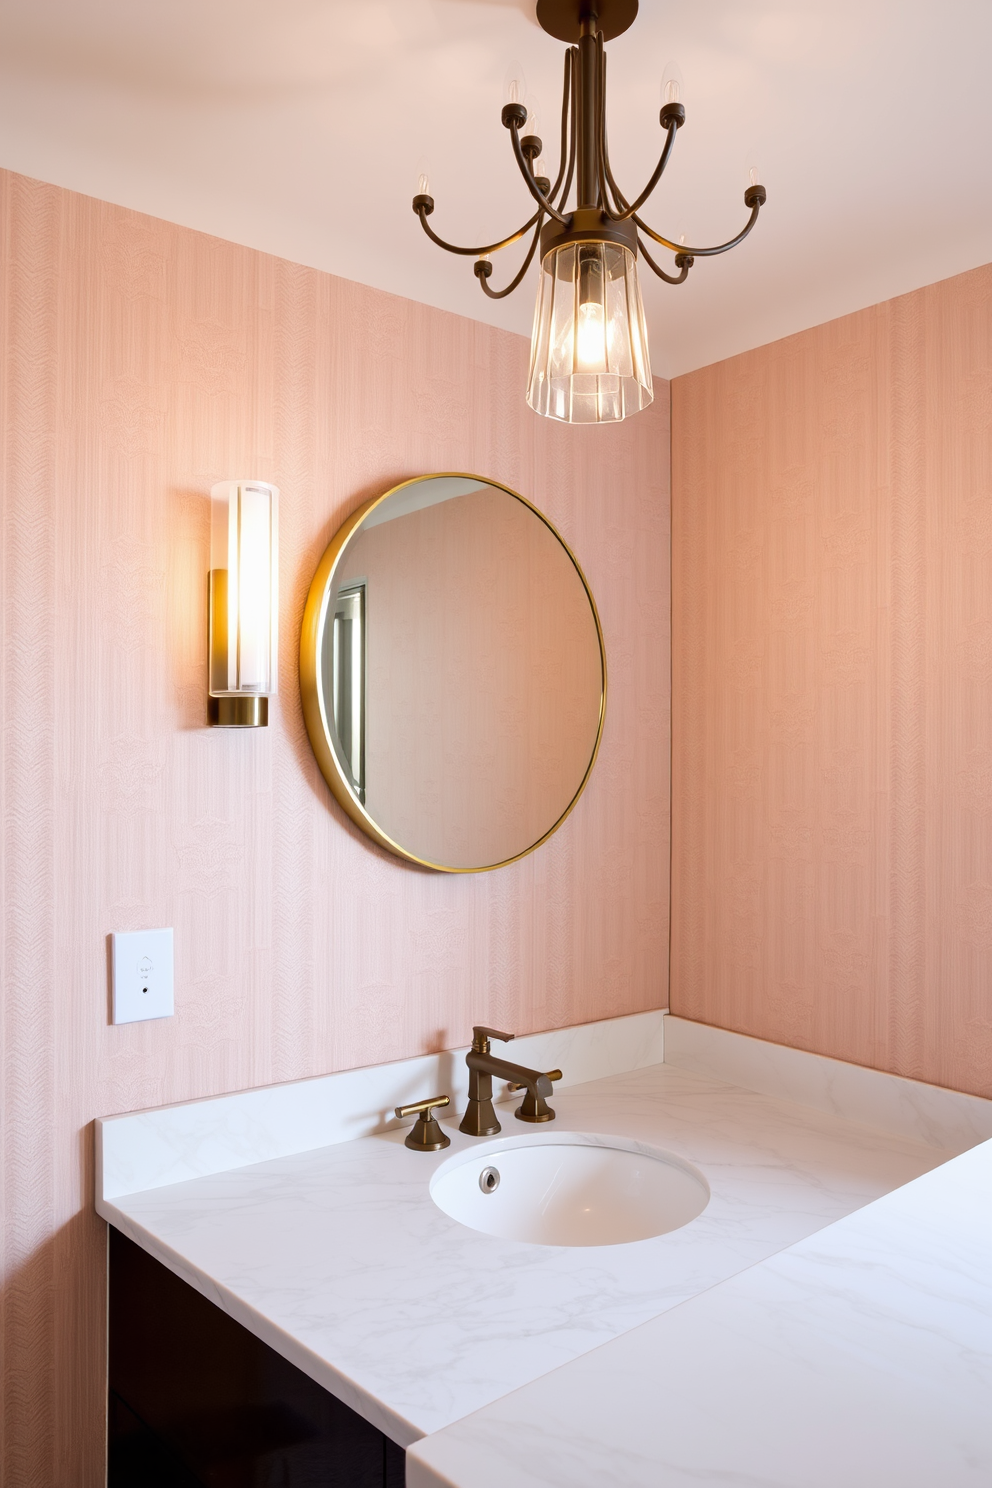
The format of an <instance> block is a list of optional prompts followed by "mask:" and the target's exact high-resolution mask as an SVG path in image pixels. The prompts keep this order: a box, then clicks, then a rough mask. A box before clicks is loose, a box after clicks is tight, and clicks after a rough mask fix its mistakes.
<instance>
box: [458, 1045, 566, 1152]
mask: <svg viewBox="0 0 992 1488" xmlns="http://www.w3.org/2000/svg"><path fill="white" fill-rule="evenodd" d="M491 1038H494V1039H499V1040H500V1042H501V1043H509V1041H510V1040H511V1039H512V1038H513V1034H512V1033H500V1032H499V1031H498V1029H495V1028H480V1027H476V1028H473V1029H472V1047H471V1048H470V1049H469V1051H468V1053H467V1054H466V1055H465V1063H466V1064H467V1065H468V1105H467V1106H466V1107H465V1115H464V1116H463V1117H462V1120H461V1125H460V1126H459V1128H458V1130H459V1131H462V1132H466V1133H467V1134H468V1135H469V1136H470V1137H493V1136H495V1135H496V1133H497V1132H498V1131H501V1130H502V1128H501V1127H500V1124H499V1122H498V1121H497V1120H496V1112H495V1111H494V1110H493V1075H495V1076H496V1077H497V1079H501V1080H513V1081H515V1082H516V1084H517V1085H519V1086H521V1087H526V1089H527V1095H526V1097H525V1098H524V1101H523V1103H522V1104H521V1106H520V1108H519V1110H518V1111H517V1115H518V1116H519V1117H520V1119H521V1121H553V1120H554V1114H555V1113H554V1112H553V1111H552V1110H551V1108H550V1107H549V1106H548V1104H547V1100H546V1097H547V1096H549V1095H550V1094H551V1081H550V1079H549V1078H548V1076H547V1075H545V1074H542V1073H541V1071H540V1070H532V1069H527V1068H526V1067H525V1066H524V1065H522V1064H511V1063H510V1062H509V1060H507V1059H497V1058H496V1056H495V1055H494V1054H491V1053H490V1052H489V1040H490V1039H491ZM554 1073H555V1074H557V1073H558V1071H557V1070H555V1071H554ZM525 1112H526V1113H527V1114H524V1113H525ZM532 1112H533V1113H534V1114H531V1113H532Z"/></svg>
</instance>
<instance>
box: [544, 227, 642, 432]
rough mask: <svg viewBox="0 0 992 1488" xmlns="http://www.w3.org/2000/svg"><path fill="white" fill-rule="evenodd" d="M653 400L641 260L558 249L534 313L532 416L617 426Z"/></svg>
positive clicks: (600, 247) (617, 248)
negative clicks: (541, 415)
mask: <svg viewBox="0 0 992 1488" xmlns="http://www.w3.org/2000/svg"><path fill="white" fill-rule="evenodd" d="M653 397H654V390H653V388H652V386H651V363H650V361H649V360H648V338H647V329H646V327H645V323H644V307H643V305H642V304H641V291H640V286H639V284H638V282H637V262H636V260H635V257H634V254H633V253H632V252H631V250H630V249H629V248H627V247H625V246H624V245H622V244H618V243H595V242H594V243H582V242H578V243H576V242H566V243H564V244H562V245H561V247H558V248H552V249H551V251H550V252H549V253H547V254H546V255H545V258H544V262H543V263H542V265H541V280H540V283H539V285H538V290H537V305H536V308H535V310H534V334H533V339H532V341H531V359H530V376H529V378H528V382H527V402H528V403H529V404H530V406H531V408H533V410H534V412H535V413H540V414H544V416H545V417H546V418H553V419H561V420H562V421H563V422H565V423H568V424H610V423H616V422H618V421H619V420H620V419H624V418H626V417H627V416H628V415H629V414H631V413H639V412H640V411H641V410H642V409H644V408H647V406H648V404H649V403H650V402H651V400H652V398H653Z"/></svg>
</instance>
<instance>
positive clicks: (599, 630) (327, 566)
mask: <svg viewBox="0 0 992 1488" xmlns="http://www.w3.org/2000/svg"><path fill="white" fill-rule="evenodd" d="M440 479H461V480H474V481H479V482H480V484H482V485H487V486H492V487H494V489H496V490H498V491H505V492H506V494H507V495H508V496H512V497H514V499H515V500H517V501H519V502H521V503H522V504H523V505H524V506H526V507H528V508H529V509H530V510H531V511H532V512H533V513H534V515H535V516H536V517H538V518H539V519H540V521H542V522H543V523H544V525H545V526H546V527H547V528H548V529H549V530H550V532H551V533H552V535H553V536H554V537H556V538H557V539H558V541H559V542H560V543H561V545H562V547H563V548H564V550H565V552H566V553H567V554H568V557H569V558H570V560H571V562H572V565H573V567H574V568H575V572H576V573H577V574H578V576H579V578H580V580H581V581H582V587H583V589H584V590H585V592H586V598H587V599H588V600H589V607H590V609H591V610H592V617H593V620H594V622H595V625H596V638H597V640H598V642H599V660H600V667H601V672H602V679H603V680H602V688H601V691H600V698H599V723H598V726H597V729H596V742H595V744H594V745H593V750H592V755H591V756H590V759H589V763H588V765H587V766H586V771H585V774H584V775H583V777H582V780H581V781H580V783H579V787H578V789H577V790H576V792H575V794H574V796H573V797H572V799H571V801H570V802H569V803H568V805H567V806H566V808H565V810H564V811H563V812H562V813H561V815H560V816H559V817H558V819H557V821H556V822H554V824H553V825H552V826H551V827H549V828H548V830H547V831H546V832H545V833H544V834H543V836H541V837H539V838H538V839H537V841H536V842H532V843H531V845H530V846H529V847H525V848H524V850H523V851H522V852H519V853H515V854H514V856H513V857H512V858H504V859H503V860H502V861H501V862H498V863H485V864H483V865H482V866H480V867H477V868H452V867H451V866H450V865H448V864H446V863H433V862H431V861H430V860H429V859H427V858H420V857H418V856H417V855H416V853H411V852H408V851H407V849H406V848H404V847H401V846H400V844H399V843H398V842H394V841H393V839H392V838H391V837H390V836H388V835H387V834H386V833H385V832H384V831H383V830H382V828H381V827H380V826H379V825H378V823H377V822H375V821H374V820H373V818H372V817H371V816H370V815H369V813H368V812H367V811H366V810H365V808H364V807H363V806H362V805H361V803H360V802H359V801H357V800H356V799H355V796H354V794H353V792H352V790H351V789H350V787H349V785H348V782H347V780H346V779H345V776H344V774H343V772H342V770H341V767H340V765H339V764H338V761H337V757H336V755H335V753H334V749H333V748H332V746H331V743H330V740H329V738H328V735H327V733H326V732H325V729H324V720H323V715H322V711H321V706H320V693H319V688H318V681H317V678H318V673H319V660H320V658H319V644H320V636H321V630H322V620H323V616H324V612H325V610H326V606H327V602H328V599H329V597H330V594H331V590H332V588H333V585H334V575H335V572H336V570H337V566H338V563H339V561H340V559H341V558H342V556H343V554H344V552H345V549H346V548H347V546H348V543H349V542H350V541H351V539H352V537H353V536H354V535H355V533H356V532H357V531H358V529H359V528H360V527H361V525H362V523H363V522H364V521H365V518H366V517H367V516H368V514H369V512H371V511H374V510H375V508H376V507H377V506H381V505H382V503H383V502H384V501H388V500H389V498H390V497H391V496H395V494H396V492H397V491H402V490H404V489H405V487H407V486H415V485H420V484H421V483H422V482H423V481H427V480H440ZM300 697H301V699H302V702H303V718H304V721H305V722H306V726H307V733H308V734H309V736H310V744H311V746H312V748H313V752H314V756H315V757H316V760H317V764H318V765H319V766H320V773H321V774H322V775H323V777H324V779H325V780H326V782H327V784H328V785H329V786H330V788H331V791H332V793H333V795H334V798H335V800H336V801H337V803H338V805H339V806H340V807H341V808H342V810H344V811H346V812H347V814H348V815H349V816H350V817H351V819H352V821H353V822H354V823H355V825H356V826H358V827H360V828H361V830H362V831H363V832H364V833H365V835H366V836H367V837H371V838H372V841H373V842H377V843H378V844H379V846H380V847H384V848H385V849H386V850H387V852H391V853H393V854H395V856H396V857H398V858H403V859H405V860H406V862H408V863H416V865H417V866H418V867H419V868H429V869H432V870H433V871H434V872H437V873H491V872H492V871H493V870H494V869H496V868H505V867H507V866H508V864H510V863H517V862H519V860H520V859H521V858H526V857H527V856H528V854H530V853H532V852H536V850H537V849H538V848H539V847H540V846H541V844H542V843H544V842H547V840H548V838H549V837H551V836H553V835H554V833H555V832H557V830H558V828H559V827H560V826H561V824H562V822H564V820H565V818H566V817H567V816H569V815H570V814H571V812H572V811H573V810H574V808H575V804H576V802H577V801H578V799H579V797H580V796H581V794H582V792H583V791H584V790H585V788H586V785H587V783H588V780H589V776H590V775H591V774H592V769H593V766H594V765H595V763H596V758H597V756H598V754H599V746H600V743H601V741H602V738H603V724H604V722H605V719H606V646H605V644H604V642H603V627H602V625H601V624H600V620H599V611H598V609H597V608H596V601H595V599H594V598H593V593H592V590H591V589H590V587H589V583H588V580H587V579H586V576H585V574H584V573H583V572H582V566H581V564H580V563H579V561H578V559H577V558H576V556H575V554H574V553H573V552H572V549H571V548H570V547H569V545H568V543H567V542H566V541H565V539H564V538H563V537H562V535H561V533H560V532H559V531H558V528H557V527H556V526H555V525H554V523H553V522H552V521H551V520H550V519H549V518H548V517H546V516H545V515H544V513H543V512H542V511H541V510H540V509H539V508H538V507H536V506H535V505H534V503H533V502H532V501H528V500H527V497H526V496H521V494H520V492H519V491H514V490H513V488H512V487H511V486H505V485H503V483H502V481H496V480H491V479H490V478H489V477H488V476H484V475H472V474H470V473H468V472H466V471H461V470H442V471H437V472H435V473H434V474H433V475H417V476H413V477H411V479H410V480H405V481H400V483H399V485H396V486H392V487H391V488H390V489H389V490H388V491H385V492H383V494H382V495H381V496H373V497H372V499H371V500H370V501H366V502H365V503H364V504H363V505H362V506H360V507H358V508H357V510H356V511H353V512H352V514H351V516H350V517H348V518H347V520H346V521H345V522H344V523H343V524H342V526H341V527H339V528H338V530H337V532H336V533H335V534H334V536H333V537H332V538H331V541H330V542H329V543H328V545H327V548H326V549H325V551H324V556H323V557H322V558H321V560H320V563H319V564H318V565H317V571H316V573H315V574H314V576H313V582H312V583H311V585H310V592H309V594H308V595H307V602H306V608H305V609H304V611H303V626H302V629H301V631H300Z"/></svg>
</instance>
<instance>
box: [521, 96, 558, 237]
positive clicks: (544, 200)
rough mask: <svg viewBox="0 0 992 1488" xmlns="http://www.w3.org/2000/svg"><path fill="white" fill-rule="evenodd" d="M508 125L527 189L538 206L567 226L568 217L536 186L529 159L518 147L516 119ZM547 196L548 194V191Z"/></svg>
mask: <svg viewBox="0 0 992 1488" xmlns="http://www.w3.org/2000/svg"><path fill="white" fill-rule="evenodd" d="M508 127H509V130H510V139H511V140H512V141H513V153H514V155H515V156H516V160H517V164H518V165H519V167H520V174H521V175H522V176H523V178H524V180H525V181H526V183H527V189H528V191H529V192H530V194H531V196H532V197H533V198H534V200H535V201H536V202H537V204H538V206H539V207H541V208H542V209H543V210H544V211H545V212H547V213H548V215H549V216H551V217H554V218H555V220H556V221H558V222H560V223H561V225H562V227H567V226H568V218H567V217H563V216H562V214H561V213H560V212H559V210H558V208H557V207H553V206H552V205H551V202H550V201H549V200H548V197H547V196H544V195H542V193H541V188H540V187H539V186H538V184H537V182H536V180H535V179H534V172H533V171H532V170H531V168H530V161H529V160H528V159H527V157H526V156H525V155H524V152H523V150H521V148H520V129H519V127H518V126H517V122H516V120H515V119H511V120H510V123H509V126H508ZM548 196H550V192H549V193H548Z"/></svg>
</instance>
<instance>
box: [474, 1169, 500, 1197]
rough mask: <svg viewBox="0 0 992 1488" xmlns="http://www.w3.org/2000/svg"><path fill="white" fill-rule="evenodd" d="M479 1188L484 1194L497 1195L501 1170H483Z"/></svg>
mask: <svg viewBox="0 0 992 1488" xmlns="http://www.w3.org/2000/svg"><path fill="white" fill-rule="evenodd" d="M479 1187H480V1188H481V1189H482V1192H483V1193H495V1192H496V1190H497V1189H498V1188H499V1168H483V1170H482V1172H481V1173H480V1174H479Z"/></svg>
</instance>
